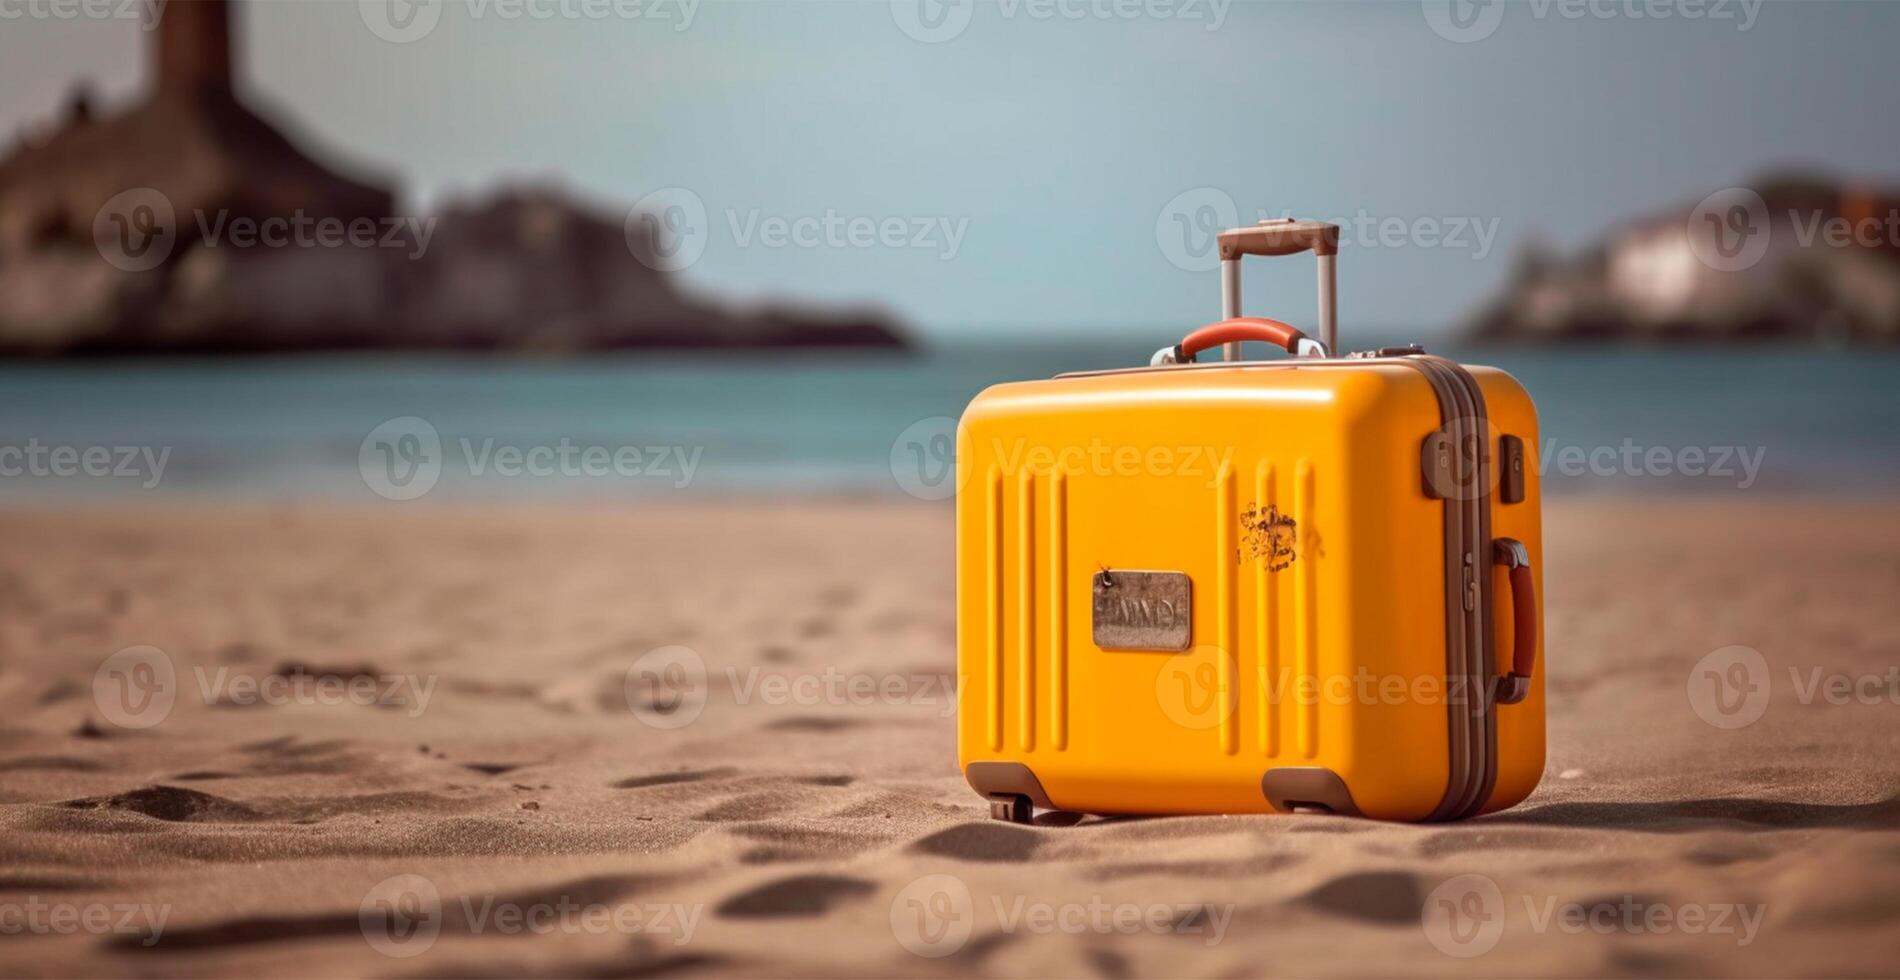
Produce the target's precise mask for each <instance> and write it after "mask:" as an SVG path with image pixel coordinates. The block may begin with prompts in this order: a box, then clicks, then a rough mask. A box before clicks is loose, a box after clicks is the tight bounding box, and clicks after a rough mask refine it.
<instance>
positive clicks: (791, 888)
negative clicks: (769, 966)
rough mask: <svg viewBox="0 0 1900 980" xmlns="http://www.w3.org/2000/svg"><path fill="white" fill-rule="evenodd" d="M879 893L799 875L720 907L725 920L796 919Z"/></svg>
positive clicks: (855, 881) (854, 882)
mask: <svg viewBox="0 0 1900 980" xmlns="http://www.w3.org/2000/svg"><path fill="white" fill-rule="evenodd" d="M875 891H877V885H875V884H873V883H871V882H869V881H865V880H863V879H861V878H846V877H843V876H841V875H799V876H797V877H794V878H781V879H779V880H777V881H772V882H767V883H766V884H763V885H760V886H759V887H757V888H753V889H750V890H748V891H743V892H740V893H739V894H737V895H734V896H732V897H731V898H728V899H726V900H725V901H723V902H721V903H719V907H718V908H717V909H715V910H714V913H715V914H717V915H718V916H719V917H720V918H722V919H793V918H811V917H814V916H820V915H824V914H825V913H827V912H829V911H831V910H832V909H833V908H836V907H837V906H839V905H841V904H844V903H845V902H848V901H850V900H852V899H855V898H860V897H863V896H865V895H869V894H871V893H872V892H875Z"/></svg>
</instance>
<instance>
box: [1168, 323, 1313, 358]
mask: <svg viewBox="0 0 1900 980" xmlns="http://www.w3.org/2000/svg"><path fill="white" fill-rule="evenodd" d="M1245 340H1258V341H1260V342H1262V343H1267V344H1272V345H1273V346H1275V347H1278V348H1280V349H1281V350H1284V351H1286V352H1287V353H1289V354H1297V353H1299V352H1300V347H1301V345H1302V344H1310V343H1312V341H1310V340H1307V339H1306V334H1304V333H1301V332H1300V328H1298V327H1296V326H1293V325H1292V324H1290V323H1282V322H1280V321H1279V320H1269V319H1267V318H1266V317H1264V316H1237V317H1234V318H1233V319H1231V320H1222V321H1221V322H1219V323H1210V324H1208V325H1207V326H1205V327H1202V328H1201V329H1199V330H1196V331H1194V332H1193V333H1191V334H1188V335H1187V336H1186V337H1183V338H1181V342H1180V343H1178V344H1175V345H1174V360H1175V363H1176V364H1186V363H1188V362H1190V361H1192V360H1194V355H1196V354H1199V353H1200V352H1202V351H1204V350H1208V349H1210V348H1214V347H1219V346H1220V345H1222V344H1238V343H1240V342H1241V341H1245Z"/></svg>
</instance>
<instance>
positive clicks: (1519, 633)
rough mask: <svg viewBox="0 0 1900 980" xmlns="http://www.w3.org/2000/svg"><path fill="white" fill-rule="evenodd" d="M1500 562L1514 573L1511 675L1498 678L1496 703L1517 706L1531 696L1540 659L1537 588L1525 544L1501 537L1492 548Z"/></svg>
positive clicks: (1512, 583)
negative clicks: (1538, 657)
mask: <svg viewBox="0 0 1900 980" xmlns="http://www.w3.org/2000/svg"><path fill="white" fill-rule="evenodd" d="M1492 551H1493V556H1494V558H1495V559H1496V561H1497V563H1498V564H1500V565H1503V566H1504V567H1505V568H1507V569H1509V570H1510V573H1511V627H1512V628H1511V672H1510V673H1509V674H1507V675H1505V676H1504V677H1500V678H1498V694H1497V702H1498V703H1499V704H1516V703H1518V702H1519V701H1522V700H1524V698H1525V697H1527V696H1528V695H1529V694H1530V693H1531V670H1532V668H1533V667H1534V666H1535V664H1536V660H1537V591H1536V589H1537V585H1536V582H1535V581H1534V580H1533V579H1532V577H1531V555H1530V552H1529V551H1528V550H1527V549H1526V548H1525V547H1524V542H1522V541H1519V540H1517V539H1515V538H1499V539H1497V542H1496V543H1495V545H1494V546H1493V548H1492Z"/></svg>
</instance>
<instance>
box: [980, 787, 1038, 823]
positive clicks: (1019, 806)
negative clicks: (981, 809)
mask: <svg viewBox="0 0 1900 980" xmlns="http://www.w3.org/2000/svg"><path fill="white" fill-rule="evenodd" d="M1035 812H1036V808H1035V807H1034V806H1032V805H1030V803H1029V797H1027V796H1024V795H1023V794H1021V793H991V794H990V819H991V820H1007V821H1009V822H1010V823H1028V822H1029V818H1030V817H1032V816H1034V815H1035Z"/></svg>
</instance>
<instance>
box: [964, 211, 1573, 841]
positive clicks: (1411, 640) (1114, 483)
mask: <svg viewBox="0 0 1900 980" xmlns="http://www.w3.org/2000/svg"><path fill="white" fill-rule="evenodd" d="M1219 242H1220V255H1221V259H1222V261H1221V274H1222V275H1221V278H1222V287H1223V288H1222V294H1223V304H1222V305H1223V320H1222V321H1221V322H1220V323H1217V324H1214V325H1212V326H1210V327H1206V328H1203V329H1201V330H1198V331H1195V332H1194V333H1193V334H1190V335H1189V337H1188V338H1187V339H1186V340H1184V341H1183V342H1182V343H1181V344H1177V345H1175V346H1173V347H1169V348H1163V349H1162V350H1161V351H1159V352H1157V354H1156V355H1155V357H1154V360H1153V362H1152V363H1151V365H1150V366H1147V367H1134V368H1129V369H1126V370H1113V371H1096V372H1088V373H1081V374H1071V375H1063V376H1060V377H1057V378H1054V379H1052V380H1047V381H1029V382H1021V383H1012V384H1001V385H996V386H994V387H992V388H989V389H988V390H986V391H984V392H983V393H982V394H980V395H978V396H977V397H976V399H975V400H974V401H972V402H971V403H970V406H969V408H968V409H967V410H966V411H965V412H964V414H963V418H962V421H961V424H960V425H959V426H958V433H957V456H956V458H957V468H958V473H957V480H958V488H959V491H958V495H957V669H958V675H959V677H958V683H959V689H958V690H959V698H958V712H957V758H958V763H959V765H960V766H961V767H962V770H963V773H964V775H965V777H966V778H967V779H968V780H969V782H970V785H971V786H972V787H973V788H975V790H976V791H977V792H978V793H980V794H982V795H984V796H986V797H988V798H989V800H990V802H991V811H992V814H993V815H995V816H996V817H998V818H1000V819H1007V820H1015V821H1019V822H1025V821H1028V820H1029V819H1030V817H1031V814H1032V813H1033V810H1032V807H1043V808H1051V809H1059V810H1071V811H1079V812H1087V813H1152V814H1163V813H1246V812H1265V811H1280V812H1295V811H1305V810H1317V811H1324V812H1332V813H1344V814H1356V815H1363V816H1367V817H1373V818H1379V819H1388V820H1446V819H1458V818H1461V817H1467V816H1471V815H1473V814H1478V813H1486V812H1490V811H1493V810H1498V809H1502V808H1504V807H1508V806H1511V805H1512V804H1514V803H1516V802H1518V801H1519V800H1522V799H1523V798H1524V797H1525V796H1527V795H1529V793H1530V792H1531V790H1532V789H1533V788H1535V787H1536V785H1537V781H1538V778H1539V777H1540V775H1541V774H1542V772H1543V768H1544V691H1543V670H1542V668H1541V666H1540V662H1541V661H1542V659H1543V652H1542V649H1541V644H1542V641H1541V637H1542V633H1543V631H1542V629H1541V628H1540V624H1541V620H1542V611H1541V607H1540V606H1539V604H1538V598H1537V597H1538V596H1539V595H1540V594H1541V583H1540V579H1541V572H1540V569H1541V568H1542V567H1543V566H1542V541H1541V535H1540V518H1539V514H1540V503H1539V487H1538V478H1537V467H1536V463H1535V460H1534V459H1533V458H1531V455H1530V454H1531V453H1532V452H1533V451H1534V447H1535V446H1536V445H1537V418H1536V414H1535V410H1534V408H1533V406H1532V404H1531V400H1530V397H1529V396H1528V395H1527V394H1526V393H1525V391H1524V389H1523V388H1522V387H1521V386H1519V384H1518V383H1517V381H1516V380H1514V379H1513V378H1512V377H1511V376H1510V375H1508V374H1506V373H1504V372H1503V371H1499V370H1496V369H1494V368H1487V367H1469V366H1461V365H1459V364H1456V363H1454V362H1451V361H1448V360H1445V359H1443V358H1438V357H1433V356H1430V355H1428V354H1425V353H1424V352H1422V351H1420V350H1418V349H1417V348H1415V347H1414V348H1401V349H1386V350H1380V351H1370V352H1362V353H1355V354H1350V355H1346V356H1344V357H1335V356H1333V354H1332V351H1333V345H1334V343H1335V333H1336V331H1335V326H1334V321H1335V312H1334V310H1335V303H1334V286H1333V282H1334V276H1333V264H1334V261H1335V256H1336V255H1337V251H1338V229H1337V227H1336V226H1333V225H1328V224H1323V223H1319V222H1307V221H1291V220H1285V219H1282V220H1279V221H1270V222H1262V223H1260V224H1259V225H1258V226H1255V227H1249V228H1237V229H1233V230H1230V231H1226V232H1223V233H1221V235H1220V236H1219ZM1308 250H1311V251H1313V252H1314V253H1316V254H1317V255H1318V257H1319V263H1320V331H1319V333H1320V337H1319V338H1318V339H1309V338H1308V337H1306V336H1305V335H1304V334H1302V333H1301V332H1300V331H1298V330H1296V329H1294V328H1292V327H1290V326H1287V325H1286V324H1284V323H1280V322H1278V321H1273V320H1267V319H1263V318H1258V317H1241V316H1239V306H1240V295H1239V294H1240V287H1239V283H1240V269H1239V264H1240V261H1241V258H1242V256H1244V255H1286V254H1291V253H1295V252H1303V251H1308ZM1242 340H1265V341H1269V342H1272V343H1274V344H1276V345H1277V346H1280V347H1283V348H1285V349H1286V350H1287V351H1288V352H1290V353H1293V354H1295V355H1296V356H1294V357H1291V358H1285V359H1280V360H1272V361H1243V360H1240V359H1239V353H1240V341H1242ZM1217 345H1218V346H1221V347H1222V348H1223V349H1224V350H1225V352H1226V360H1224V361H1216V362H1209V363H1195V362H1194V361H1195V355H1196V354H1197V353H1198V352H1199V351H1201V350H1203V349H1210V348H1212V347H1214V346H1217Z"/></svg>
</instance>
